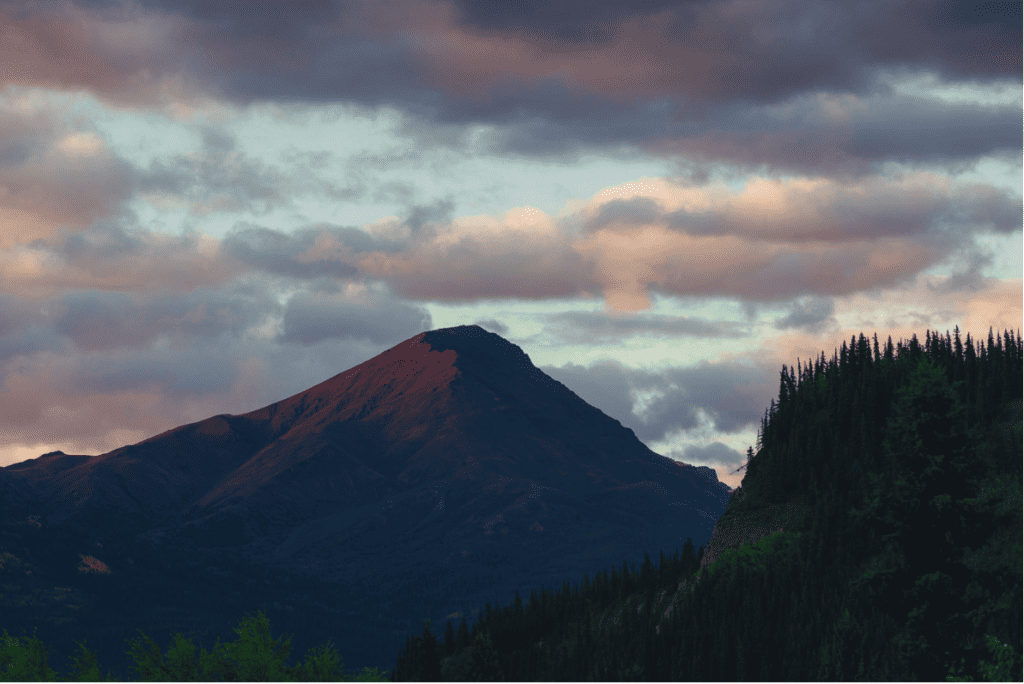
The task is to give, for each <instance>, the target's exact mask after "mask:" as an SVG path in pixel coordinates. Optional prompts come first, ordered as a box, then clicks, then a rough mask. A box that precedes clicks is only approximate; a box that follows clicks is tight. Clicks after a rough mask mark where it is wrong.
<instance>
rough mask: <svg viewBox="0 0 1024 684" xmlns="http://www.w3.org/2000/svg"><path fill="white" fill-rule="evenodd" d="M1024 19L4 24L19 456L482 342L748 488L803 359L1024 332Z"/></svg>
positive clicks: (6, 260) (13, 435)
mask: <svg viewBox="0 0 1024 684" xmlns="http://www.w3.org/2000/svg"><path fill="white" fill-rule="evenodd" d="M1021 25H1022V16H1021V3H1020V2H1019V0H1018V1H1017V2H951V1H948V0H930V1H929V0H843V1H841V2H836V1H834V0H722V1H719V0H675V1H672V0H594V1H592V2H587V3H580V2H570V1H568V0H518V1H517V2H508V1H507V0H476V1H472V0H288V1H287V2H284V1H281V2H251V1H250V0H244V1H243V0H218V1H217V2H204V1H202V0H133V1H125V2H113V1H109V0H75V1H74V2H67V1H65V2H56V1H36V0H20V1H18V2H14V3H11V2H6V1H5V0H0V378H2V385H0V466H2V465H9V464H11V463H16V462H19V461H23V460H25V459H29V458H35V457H37V456H39V455H41V454H43V453H45V452H48V451H53V450H58V449H59V450H62V451H64V452H66V453H76V454H90V455H98V454H101V453H105V452H107V451H110V450H112V449H115V448H117V447H120V446H123V445H126V444H132V443H135V442H138V441H141V440H143V439H146V438H148V437H151V436H153V435H156V434H159V433H160V432H163V431H165V430H168V429H171V428H173V427H177V426H179V425H183V424H187V423H191V422H195V421H199V420H203V419H205V418H208V417H210V416H213V415H217V414H222V413H230V414H239V413H244V412H247V411H251V410H254V409H257V408H260V407H262V406H265V405H267V404H270V403H273V402H275V401H278V400H280V399H284V398H285V397H287V396H290V395H292V394H295V393H297V392H300V391H302V390H305V389H307V388H309V387H311V386H313V385H315V384H317V383H319V382H321V381H323V380H326V379H327V378H329V377H331V376H333V375H336V374H338V373H340V372H342V371H345V370H347V369H348V368H351V367H352V366H355V365H358V364H359V363H362V362H363V361H365V360H367V359H370V358H372V357H373V356H376V355H377V354H379V353H381V352H382V351H384V350H386V349H388V348H390V347H392V346H394V345H396V344H398V343H400V342H402V341H403V340H405V339H408V338H409V337H412V336H414V335H416V334H418V333H420V332H423V331H425V330H431V329H435V328H443V327H450V326H455V325H463V324H466V325H468V324H478V325H480V326H482V327H483V328H485V329H487V330H489V331H491V332H494V333H497V334H499V335H501V336H502V337H504V338H506V339H508V340H510V341H511V342H514V343H516V344H518V345H519V346H520V347H522V348H523V350H524V351H525V352H526V353H527V354H529V356H530V358H531V360H532V361H533V363H534V364H535V365H537V366H538V367H540V368H541V369H542V370H544V371H545V372H546V373H548V374H549V375H551V376H552V377H554V378H555V379H557V380H559V381H561V382H562V383H564V384H565V385H566V386H567V387H569V388H570V389H571V390H573V391H574V392H576V393H577V394H578V395H579V396H580V397H582V398H583V399H584V400H586V401H587V402H589V403H591V404H592V405H594V406H596V407H598V408H599V409H601V410H602V411H604V412H605V413H606V414H608V415H609V416H611V417H613V418H615V419H617V420H619V421H620V422H621V423H622V424H623V425H625V426H626V427H629V428H631V429H632V430H633V431H634V432H635V433H636V435H637V437H638V438H639V439H640V440H641V441H642V442H644V443H645V444H646V445H647V446H648V447H650V448H651V449H652V450H654V451H656V452H657V453H660V454H663V455H666V456H669V457H671V458H675V459H677V460H681V461H684V462H687V463H691V464H694V465H707V466H710V467H712V468H714V469H715V470H716V472H717V473H718V476H719V479H720V480H721V481H723V482H725V483H726V484H728V485H730V486H732V487H735V486H737V485H738V484H739V483H740V481H741V479H742V475H743V473H742V472H736V470H737V469H738V468H739V467H740V466H741V465H742V464H743V462H744V461H745V455H744V454H745V452H746V449H747V447H748V446H753V445H754V444H755V443H756V440H757V431H758V428H759V426H760V421H761V419H762V417H763V415H764V412H765V409H766V408H767V407H768V405H769V402H770V401H771V400H772V399H773V398H776V397H777V396H778V387H779V373H780V371H781V367H782V365H783V364H787V365H790V366H791V365H793V364H795V363H796V362H797V360H798V359H801V360H802V361H804V362H805V361H806V360H807V359H809V358H813V357H817V356H818V355H819V354H820V353H821V352H822V351H824V352H825V353H826V356H827V357H828V358H831V357H832V354H833V352H834V350H835V349H836V348H838V347H840V346H841V345H842V343H843V342H844V341H846V342H849V340H850V338H851V337H852V336H856V335H859V334H861V333H863V334H864V335H866V336H867V337H869V338H870V337H871V336H872V335H874V334H877V335H878V337H879V339H880V340H881V341H882V343H883V344H884V342H885V340H886V339H887V338H888V337H891V338H892V339H893V341H894V343H895V342H896V341H897V340H900V339H909V338H910V336H911V335H912V334H917V335H918V337H919V338H920V339H922V340H923V339H924V333H925V330H927V329H931V330H940V331H943V332H945V331H946V330H949V331H952V330H953V329H954V328H955V327H957V326H958V327H959V329H960V330H961V331H962V333H967V332H970V333H971V335H972V337H974V338H978V337H981V338H985V337H987V335H988V331H989V328H990V326H991V327H992V328H993V329H994V330H995V331H996V332H999V331H1002V330H1014V331H1017V330H1020V329H1021V327H1022V311H1024V289H1022V255H1024V247H1022V202H1021V195H1022V183H1024V179H1022V148H1024V145H1022V125H1021V116H1022V110H1024V107H1022V71H1021V52H1022V48H1021Z"/></svg>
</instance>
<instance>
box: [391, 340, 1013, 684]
mask: <svg viewBox="0 0 1024 684" xmlns="http://www.w3.org/2000/svg"><path fill="white" fill-rule="evenodd" d="M1021 351H1022V350H1021V338H1020V332H1019V331H1018V332H1017V333H1016V335H1014V334H1013V332H1012V331H1011V332H1008V333H1007V332H1004V333H1003V334H997V335H995V336H993V334H992V332H991V330H990V332H989V335H988V339H987V340H984V341H982V340H978V341H975V340H972V339H971V337H970V335H967V337H966V339H964V340H961V338H960V331H959V329H957V330H955V331H954V334H953V336H952V337H951V336H950V334H949V332H948V331H947V332H946V334H945V335H944V336H943V335H940V334H938V333H936V332H932V331H927V332H926V335H925V339H924V341H923V342H922V341H920V340H918V338H917V336H916V335H915V336H913V337H912V339H911V340H909V341H908V342H907V341H902V340H901V341H900V342H898V343H897V344H896V345H895V346H894V345H893V342H892V339H891V338H889V339H888V340H887V341H886V342H885V343H884V344H880V343H879V340H878V338H877V336H874V337H873V339H871V340H869V339H867V338H865V337H864V335H863V334H862V335H860V336H859V337H858V338H853V339H851V340H850V343H849V345H847V344H846V343H845V342H844V343H843V346H842V348H841V349H838V350H835V352H834V354H833V356H832V358H831V359H826V357H825V354H824V353H822V354H821V356H820V357H819V358H815V359H810V360H808V361H806V362H804V363H801V362H800V361H799V360H798V362H797V364H796V366H795V367H793V368H790V367H787V366H783V367H782V371H781V373H780V382H779V393H778V398H777V399H773V400H772V402H771V405H770V406H769V407H768V408H767V409H766V411H765V415H764V418H763V419H762V421H761V426H760V430H759V435H758V444H757V445H756V446H755V447H751V448H749V449H748V451H747V454H748V457H749V458H748V462H747V464H746V466H745V467H746V471H747V472H746V477H745V479H744V481H743V485H742V487H740V488H739V489H737V490H736V491H735V492H734V494H733V496H732V499H731V501H730V503H729V507H728V509H727V511H726V513H725V515H724V516H723V517H722V518H721V519H720V520H719V521H718V526H717V528H716V535H715V537H713V538H712V541H711V542H710V543H709V544H708V548H704V547H701V548H699V549H697V550H694V548H693V546H692V544H690V543H688V544H687V545H686V546H685V547H684V548H682V549H680V550H679V551H677V552H676V553H675V554H673V555H672V556H671V557H666V556H664V555H661V557H660V558H658V559H656V560H657V563H655V562H654V560H655V559H651V558H649V557H646V558H645V560H644V563H643V565H642V566H641V567H640V568H636V567H626V564H625V562H624V563H623V565H622V567H621V568H616V567H613V568H610V569H608V570H606V571H602V572H599V573H598V574H597V576H596V577H593V578H590V577H584V578H583V581H582V582H580V583H574V584H572V585H570V583H569V581H568V580H566V581H565V582H564V583H563V585H562V586H561V587H538V588H536V589H534V590H533V591H531V594H530V596H529V597H528V598H525V597H520V596H519V595H518V593H517V594H516V597H515V600H514V601H513V602H512V605H508V606H492V605H490V603H487V604H486V605H485V606H484V607H483V608H482V610H481V611H480V612H479V614H478V616H477V618H476V621H475V623H474V624H472V626H470V625H467V623H466V619H465V617H462V620H461V622H459V623H458V624H457V625H453V624H452V622H451V621H450V620H449V621H448V622H447V624H446V625H444V627H443V634H441V633H439V634H438V635H436V636H435V635H434V634H433V631H432V630H431V625H430V623H429V621H424V630H423V633H422V634H416V635H409V637H408V638H407V640H406V645H405V647H404V648H403V649H401V652H400V653H399V654H398V658H397V662H396V663H395V667H394V670H393V671H392V672H391V677H392V679H393V680H395V681H595V680H604V681H645V680H655V681H745V680H766V681H815V680H830V681H855V680H856V681H862V680H867V681H971V680H995V681H1021V680H1022V664H1021V653H1022V652H1024V648H1022V637H1021V617H1022V616H1021V604H1022V597H1021V586H1022V573H1021V558H1022V547H1021V534H1022V519H1021V513H1022V504H1021V490H1022V480H1021V475H1022V436H1021V410H1022V405H1021V388H1022V371H1021V361H1022V355H1021Z"/></svg>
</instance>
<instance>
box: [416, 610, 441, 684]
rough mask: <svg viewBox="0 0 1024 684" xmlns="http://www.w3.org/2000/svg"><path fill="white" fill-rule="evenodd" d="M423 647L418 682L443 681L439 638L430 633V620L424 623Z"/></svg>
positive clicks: (417, 673)
mask: <svg viewBox="0 0 1024 684" xmlns="http://www.w3.org/2000/svg"><path fill="white" fill-rule="evenodd" d="M421 639H422V644H423V645H422V647H421V649H420V653H419V662H418V663H417V667H416V675H417V681H420V682H437V681H440V679H441V658H440V655H439V653H438V647H437V638H436V637H435V636H434V635H433V634H432V633H431V631H430V620H424V621H423V636H422V637H421Z"/></svg>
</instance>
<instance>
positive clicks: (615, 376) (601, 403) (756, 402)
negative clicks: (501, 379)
mask: <svg viewBox="0 0 1024 684" xmlns="http://www.w3.org/2000/svg"><path fill="white" fill-rule="evenodd" d="M775 366H776V364H775V360H774V359H771V360H770V361H767V360H766V361H757V362H754V363H753V364H751V363H749V362H742V363H741V362H719V363H709V362H706V361H705V362H700V363H698V364H695V365H692V366H686V367H682V368H678V367H676V368H665V369H661V370H658V371H645V370H638V369H630V368H627V367H625V366H622V365H621V364H619V363H618V362H615V361H608V360H605V361H599V362H595V363H593V364H591V365H589V366H587V367H584V366H578V365H576V364H573V363H570V364H566V365H564V366H561V367H557V368H556V367H550V366H545V367H543V368H542V370H543V371H544V372H545V373H547V374H548V375H550V376H551V377H553V378H555V379H556V380H558V381H559V382H562V383H563V384H565V385H567V386H568V387H571V388H572V390H573V392H575V393H576V394H578V395H579V396H580V397H581V398H582V399H583V400H584V401H586V402H587V403H589V404H591V405H593V406H596V407H597V408H599V409H601V410H602V411H604V412H605V413H607V414H608V415H611V416H614V417H616V418H617V419H618V420H619V421H620V422H621V423H622V424H623V425H625V426H626V427H628V428H630V429H632V430H633V431H634V432H635V433H636V435H637V437H638V438H639V439H640V440H641V441H644V442H648V443H649V442H657V441H661V440H664V439H669V438H672V437H673V436H674V435H677V434H678V433H680V432H686V431H689V430H694V429H697V428H699V427H700V426H701V424H702V421H701V413H703V414H704V415H706V416H707V417H708V419H709V420H710V421H711V422H712V423H713V425H714V429H715V430H716V431H717V432H720V433H726V434H734V433H737V432H741V431H744V430H748V429H751V428H752V427H756V426H757V425H758V424H759V422H760V420H761V417H762V415H763V413H764V407H765V406H767V405H768V402H769V401H770V400H771V398H772V397H774V396H775V395H776V391H777V389H778V387H777V386H776V385H775V380H774V378H775V375H776V373H777V370H776V367H775ZM751 378H771V381H770V382H769V381H760V380H757V381H752V380H751ZM640 397H643V398H644V400H643V402H642V404H641V405H640V407H639V409H638V411H635V410H634V407H636V406H637V404H638V401H639V398H640Z"/></svg>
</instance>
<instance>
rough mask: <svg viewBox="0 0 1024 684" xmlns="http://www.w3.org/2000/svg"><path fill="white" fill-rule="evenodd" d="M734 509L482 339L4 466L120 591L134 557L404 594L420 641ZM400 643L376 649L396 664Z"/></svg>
mask: <svg viewBox="0 0 1024 684" xmlns="http://www.w3.org/2000/svg"><path fill="white" fill-rule="evenodd" d="M730 493H731V490H730V489H729V488H728V487H727V486H726V485H725V484H723V483H721V482H719V481H718V479H717V477H716V476H715V473H714V471H713V470H711V469H710V468H706V467H694V466H691V465H687V464H683V463H680V462H677V461H674V460H672V459H669V458H666V457H663V456H660V455H658V454H656V453H654V452H652V451H651V450H650V449H648V448H647V447H646V446H645V445H644V444H642V443H641V442H640V441H639V440H638V439H637V438H636V436H635V435H634V433H633V431H632V430H630V429H628V428H626V427H624V426H622V425H621V424H620V423H619V422H618V421H617V420H614V419H612V418H610V417H608V416H606V415H605V414H604V413H602V412H601V411H600V410H598V409H596V408H594V407H593V406H590V405H589V404H587V403H586V402H584V401H583V400H582V399H580V398H579V397H578V396H577V395H575V394H574V393H573V392H572V391H570V390H569V389H568V388H567V387H565V386H564V385H562V384H561V383H559V382H557V381H556V380H554V379H552V378H551V377H549V376H547V375H546V374H544V373H543V372H542V371H540V370H539V369H538V368H537V367H536V366H534V365H533V363H531V361H530V358H529V356H527V355H526V354H525V353H524V352H523V351H522V349H520V348H519V347H518V346H516V345H514V344H512V343H510V342H508V341H507V340H505V339H503V338H502V337H500V336H498V335H495V334H493V333H489V332H487V331H485V330H483V329H482V328H480V327H478V326H458V327H454V328H444V329H438V330H433V331H429V332H424V333H420V334H419V335H416V336H415V337H412V338H410V339H408V340H406V341H405V342H402V343H401V344H398V345H396V346H395V347H392V348H391V349H388V350H387V351H385V352H383V353H381V354H379V355H378V356H376V357H374V358H372V359H370V360H368V361H366V362H364V363H362V364H360V365H358V366H356V367H354V368H351V369H349V370H347V371H345V372H343V373H340V374H338V375H336V376H334V377H332V378H330V379H329V380H326V381H325V382H322V383H320V384H319V385H316V386H315V387H312V388H310V389H308V390H306V391H304V392H300V393H298V394H295V395H293V396H291V397H289V398H287V399H284V400H282V401H279V402H276V403H274V404H270V405H269V406H266V407H264V408H261V409H259V410H256V411H252V412H250V413H246V414H242V415H237V416H233V415H228V414H223V415H218V416H214V417H212V418H208V419H206V420H203V421H200V422H197V423H192V424H189V425H183V426H181V427H177V428H174V429H172V430H168V431H167V432H164V433H162V434H160V435H157V436H155V437H152V438H150V439H147V440H144V441H142V442H139V443H138V444H133V445H129V446H125V447H121V448H119V449H115V450H114V451H111V452H109V453H106V454H103V455H100V456H95V457H89V456H81V455H67V454H63V453H61V452H54V453H50V454H45V455H43V456H40V457H39V458H36V459H32V460H28V461H24V462H22V463H16V464H14V465H10V466H7V467H5V468H0V499H3V500H4V501H5V502H6V503H5V504H4V505H6V506H7V510H8V514H9V515H14V514H17V515H19V516H29V515H31V516H32V519H33V520H34V521H37V522H38V523H39V524H40V525H42V526H43V527H44V528H46V527H53V528H61V529H72V530H76V531H77V533H78V534H80V538H81V540H82V543H83V545H85V544H88V545H89V548H92V549H94V551H95V552H94V553H93V554H92V555H93V556H95V557H96V558H97V559H98V560H99V561H102V562H104V563H106V566H107V567H109V568H110V571H111V575H112V576H113V577H116V576H117V575H118V573H119V572H121V571H122V569H121V568H119V567H118V561H117V560H115V559H114V558H113V557H112V558H111V560H109V561H108V560H107V559H105V558H104V554H103V549H104V548H111V549H113V548H116V547H119V546H120V547H126V546H125V545H130V548H131V549H133V553H135V554H136V555H137V556H138V558H137V559H133V560H132V562H133V563H134V562H135V561H136V560H138V562H139V563H142V562H143V557H145V558H146V559H148V562H150V563H159V564H160V565H161V566H164V567H171V566H174V567H178V568H182V569H187V570H190V571H194V572H196V573H197V575H196V576H197V577H199V576H202V574H203V573H207V574H209V573H214V574H218V575H220V576H224V575H230V574H231V573H232V572H236V570H233V569H232V568H237V567H239V566H240V565H241V566H246V567H248V568H250V569H253V571H256V570H262V571H265V572H267V573H270V574H269V575H268V576H270V577H275V576H281V577H285V576H287V577H293V578H295V577H298V578H301V577H309V578H317V579H318V580H319V581H323V582H328V583H331V582H334V583H336V584H339V585H344V587H346V588H347V590H349V591H350V593H352V595H353V598H352V601H355V602H357V601H358V596H359V593H360V591H362V593H363V595H369V594H373V595H378V592H379V588H380V587H381V586H384V587H386V588H387V592H386V596H384V597H380V598H378V599H376V600H377V602H378V604H379V605H378V606H377V610H378V611H379V612H382V613H386V614H388V615H390V616H392V617H393V618H395V619H396V620H399V622H404V621H407V622H408V623H409V624H411V625H415V627H418V626H419V623H418V620H419V618H421V617H433V618H434V619H439V618H441V617H443V616H448V615H459V614H460V613H461V612H462V611H466V610H469V609H471V608H476V607H478V606H480V605H482V604H483V602H484V600H495V599H497V600H499V601H501V602H507V601H508V600H510V599H511V594H512V592H513V591H514V590H515V589H517V588H523V589H525V588H528V587H540V586H542V585H544V586H549V587H550V586H561V584H562V582H563V581H564V580H573V581H577V580H579V579H581V578H582V576H583V574H584V573H590V574H591V575H593V573H594V572H596V571H598V570H601V569H605V568H607V567H610V566H612V565H614V564H616V563H621V561H622V559H623V558H633V559H636V561H637V565H639V561H641V560H642V559H643V554H644V553H645V552H646V553H650V554H652V555H653V557H654V558H655V559H656V557H657V554H658V552H659V551H664V552H665V553H666V554H671V553H672V552H673V551H675V550H677V549H679V548H681V547H682V546H683V544H684V543H685V541H686V539H687V538H691V539H692V540H693V544H694V546H698V545H702V544H707V542H708V540H709V539H710V537H711V532H712V528H713V527H714V525H715V522H716V520H717V519H718V518H719V516H721V515H722V513H723V512H724V511H725V508H726V505H727V503H728V500H729V496H730ZM124 571H125V572H127V568H125V569H124ZM374 587H376V588H377V589H378V592H375V591H374V589H373V588H374ZM360 588H364V589H362V590H361V589H360ZM252 599H253V600H254V601H255V600H256V599H258V596H256V595H253V596H252ZM239 617H240V616H239ZM415 627H413V628H412V629H415ZM371 631H372V630H371ZM392 631H393V632H395V634H391V635H380V636H379V638H377V637H375V641H374V643H377V644H379V646H380V649H379V650H380V652H381V653H385V652H387V653H388V656H387V657H386V658H385V660H384V661H383V662H382V663H381V664H382V665H390V663H391V662H393V658H394V655H395V653H396V652H397V648H398V641H397V639H398V636H397V634H398V633H399V632H401V630H400V629H394V630H392ZM401 634H402V635H403V636H404V632H401ZM326 636H327V635H325V639H326ZM364 637H366V635H364ZM366 638H369V637H366ZM389 639H391V640H393V641H395V643H394V644H391V643H390V641H389ZM339 641H343V639H342V638H340V637H339V638H336V639H335V643H336V644H337V643H338V642H339ZM349 643H354V642H352V641H349ZM344 651H345V649H344V648H343V647H340V648H339V652H341V653H342V654H343V655H344V654H345V653H344ZM367 652H368V651H367V650H366V648H365V647H364V648H363V649H362V650H361V651H360V653H359V654H356V655H350V657H348V658H346V663H349V662H353V660H352V659H353V658H355V659H356V661H357V662H358V660H359V658H360V657H363V656H366V654H367Z"/></svg>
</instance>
